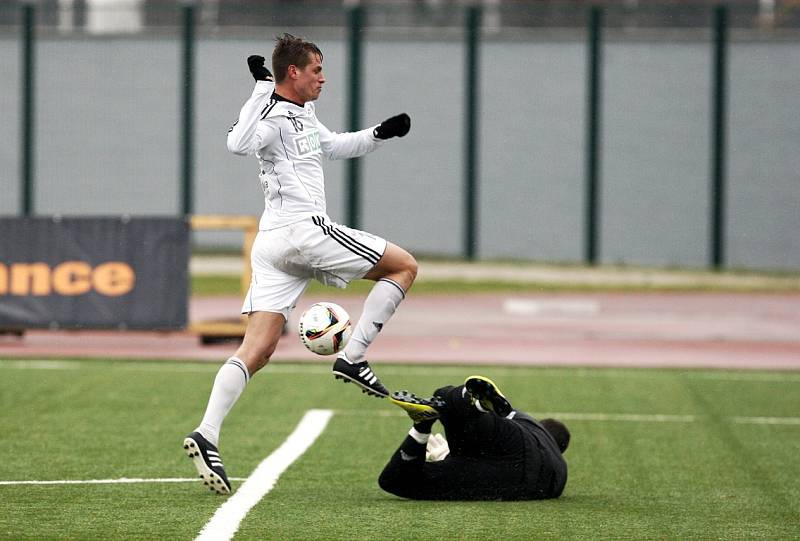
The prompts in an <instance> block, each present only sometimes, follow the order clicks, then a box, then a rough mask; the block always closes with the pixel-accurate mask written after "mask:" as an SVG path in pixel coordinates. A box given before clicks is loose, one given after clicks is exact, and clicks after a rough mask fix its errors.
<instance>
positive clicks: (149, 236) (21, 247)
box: [0, 216, 189, 330]
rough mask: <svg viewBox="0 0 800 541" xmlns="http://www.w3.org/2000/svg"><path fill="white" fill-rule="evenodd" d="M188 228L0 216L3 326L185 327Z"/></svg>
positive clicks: (159, 221)
mask: <svg viewBox="0 0 800 541" xmlns="http://www.w3.org/2000/svg"><path fill="white" fill-rule="evenodd" d="M188 268H189V223H188V221H187V220H185V219H183V218H161V217H142V218H132V217H127V216H123V217H81V218H78V217H75V218H72V217H63V218H62V217H35V218H12V217H0V329H24V328H68V329H70V328H71V329H165V330H167V329H180V328H183V327H185V326H186V320H187V300H188V287H189V284H188V281H189V278H188Z"/></svg>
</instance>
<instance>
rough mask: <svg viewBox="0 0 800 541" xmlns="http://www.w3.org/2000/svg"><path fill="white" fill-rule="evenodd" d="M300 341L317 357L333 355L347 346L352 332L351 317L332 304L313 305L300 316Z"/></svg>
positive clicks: (320, 303)
mask: <svg viewBox="0 0 800 541" xmlns="http://www.w3.org/2000/svg"><path fill="white" fill-rule="evenodd" d="M298 330H299V331H300V341H301V342H303V345H304V346H306V347H307V348H308V349H309V350H310V351H312V352H314V353H316V354H317V355H333V354H334V353H338V352H339V351H341V350H342V348H344V346H346V345H347V341H348V340H350V333H351V332H352V328H351V324H350V315H349V314H348V313H347V311H346V310H345V309H344V308H342V307H341V306H339V305H338V304H334V303H332V302H318V303H316V304H312V305H311V306H310V307H309V308H308V310H306V311H305V312H303V315H301V316H300V323H299V324H298Z"/></svg>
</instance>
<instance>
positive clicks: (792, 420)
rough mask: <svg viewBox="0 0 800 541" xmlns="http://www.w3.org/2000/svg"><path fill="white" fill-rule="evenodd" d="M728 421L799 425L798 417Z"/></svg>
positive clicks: (752, 423)
mask: <svg viewBox="0 0 800 541" xmlns="http://www.w3.org/2000/svg"><path fill="white" fill-rule="evenodd" d="M730 421H731V422H732V423H739V424H749V425H800V417H731V418H730Z"/></svg>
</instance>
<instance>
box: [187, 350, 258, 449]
mask: <svg viewBox="0 0 800 541" xmlns="http://www.w3.org/2000/svg"><path fill="white" fill-rule="evenodd" d="M249 380H250V374H249V372H248V371H247V366H245V364H244V362H243V361H242V360H241V359H239V358H237V357H231V358H230V359H228V362H226V363H225V364H223V365H222V366H221V367H220V369H219V372H217V377H216V378H215V379H214V386H213V387H212V388H211V396H209V397H208V406H206V413H205V415H204V416H203V420H202V421H201V422H200V426H198V427H197V432H200V434H202V435H203V437H204V438H205V439H207V440H208V442H209V443H211V444H212V445H214V446H218V445H219V430H220V428H221V427H222V421H223V420H225V416H226V415H228V412H229V411H231V408H232V407H233V405H234V404H235V403H236V401H237V400H238V399H239V395H241V394H242V391H244V387H245V385H247V382H248V381H249Z"/></svg>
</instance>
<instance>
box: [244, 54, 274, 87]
mask: <svg viewBox="0 0 800 541" xmlns="http://www.w3.org/2000/svg"><path fill="white" fill-rule="evenodd" d="M264 60H265V59H264V57H263V56H259V55H257V54H254V55H251V56H248V57H247V67H248V68H250V73H252V74H253V79H255V80H256V81H272V80H273V79H272V73H270V71H269V70H268V69H267V68H266V67H265V66H264Z"/></svg>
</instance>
